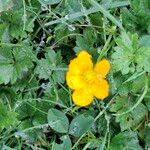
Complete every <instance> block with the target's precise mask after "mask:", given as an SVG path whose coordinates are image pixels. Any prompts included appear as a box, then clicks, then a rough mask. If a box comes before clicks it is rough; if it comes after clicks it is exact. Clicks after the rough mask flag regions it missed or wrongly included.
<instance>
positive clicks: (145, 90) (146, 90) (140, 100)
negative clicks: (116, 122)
mask: <svg viewBox="0 0 150 150" xmlns="http://www.w3.org/2000/svg"><path fill="white" fill-rule="evenodd" d="M147 92H148V79H147V78H146V80H145V87H144V91H143V94H142V95H141V97H140V98H139V99H138V101H137V102H136V104H135V105H134V106H133V107H131V108H130V109H129V110H127V111H126V112H123V113H121V114H113V115H114V116H122V115H125V114H127V113H130V112H131V111H133V110H134V109H135V108H136V107H137V106H138V105H139V104H140V103H141V102H142V100H143V99H144V97H145V95H146V93H147Z"/></svg>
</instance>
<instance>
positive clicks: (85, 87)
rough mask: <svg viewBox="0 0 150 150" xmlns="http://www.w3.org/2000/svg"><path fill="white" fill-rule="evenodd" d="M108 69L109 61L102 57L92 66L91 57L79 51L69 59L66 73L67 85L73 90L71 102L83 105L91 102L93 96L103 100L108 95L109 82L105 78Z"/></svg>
mask: <svg viewBox="0 0 150 150" xmlns="http://www.w3.org/2000/svg"><path fill="white" fill-rule="evenodd" d="M109 70H110V63H109V61H107V60H106V59H103V60H101V61H99V62H97V63H96V65H95V66H93V62H92V57H91V55H89V54H88V53H87V52H86V51H81V52H80V53H79V54H78V56H77V57H76V58H74V59H73V60H71V62H70V64H69V69H68V72H67V74H66V81H67V84H68V86H69V87H70V88H71V89H72V90H74V91H73V94H72V99H73V102H74V103H75V104H76V105H78V106H80V107H84V106H87V105H89V104H91V103H92V101H93V99H94V97H96V98H98V99H101V100H103V99H104V98H106V97H107V96H108V93H109V84H108V82H107V81H106V80H105V77H106V75H107V73H108V72H109Z"/></svg>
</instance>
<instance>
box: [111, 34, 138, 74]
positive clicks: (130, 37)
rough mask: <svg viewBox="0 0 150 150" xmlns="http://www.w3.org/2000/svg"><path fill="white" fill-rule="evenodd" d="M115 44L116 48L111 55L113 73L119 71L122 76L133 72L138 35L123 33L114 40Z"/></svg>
mask: <svg viewBox="0 0 150 150" xmlns="http://www.w3.org/2000/svg"><path fill="white" fill-rule="evenodd" d="M116 43H117V47H115V48H114V49H115V52H114V53H113V54H112V59H113V61H112V65H113V68H114V71H121V72H122V74H128V73H129V72H133V71H134V70H135V66H134V63H133V62H134V53H135V52H136V51H137V49H138V35H137V34H126V33H125V32H123V33H122V34H121V37H119V38H116Z"/></svg>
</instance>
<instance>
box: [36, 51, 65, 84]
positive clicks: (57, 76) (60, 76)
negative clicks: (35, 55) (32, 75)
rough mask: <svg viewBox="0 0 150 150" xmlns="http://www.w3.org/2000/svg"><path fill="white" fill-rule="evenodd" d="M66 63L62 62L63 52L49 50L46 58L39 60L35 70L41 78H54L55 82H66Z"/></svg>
mask: <svg viewBox="0 0 150 150" xmlns="http://www.w3.org/2000/svg"><path fill="white" fill-rule="evenodd" d="M64 67H65V65H64V63H62V57H61V53H60V52H57V53H55V52H54V51H53V50H49V51H48V53H46V54H45V58H42V59H41V60H39V63H38V65H37V67H36V69H35V72H36V73H37V74H38V75H39V78H40V79H50V78H51V77H53V78H54V80H55V82H59V83H64V81H65V69H64Z"/></svg>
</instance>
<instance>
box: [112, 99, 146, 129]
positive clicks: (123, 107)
mask: <svg viewBox="0 0 150 150" xmlns="http://www.w3.org/2000/svg"><path fill="white" fill-rule="evenodd" d="M134 103H135V101H133V100H132V99H129V98H128V97H127V96H120V97H117V98H116V100H115V103H113V104H112V105H111V107H110V111H111V112H116V113H118V114H120V113H123V112H126V111H127V110H129V109H130V108H131V107H132V106H133V105H134ZM146 114H147V108H146V107H145V105H143V104H142V103H141V104H139V105H138V106H137V107H136V108H135V109H134V110H133V111H132V112H131V113H127V114H124V115H118V116H116V122H119V123H120V128H121V131H124V130H126V129H130V128H134V127H136V126H138V124H139V123H140V122H141V121H142V120H143V119H144V117H145V115H146Z"/></svg>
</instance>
